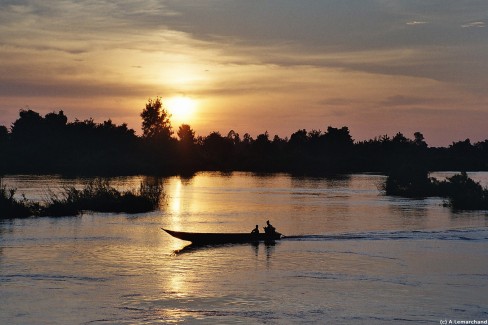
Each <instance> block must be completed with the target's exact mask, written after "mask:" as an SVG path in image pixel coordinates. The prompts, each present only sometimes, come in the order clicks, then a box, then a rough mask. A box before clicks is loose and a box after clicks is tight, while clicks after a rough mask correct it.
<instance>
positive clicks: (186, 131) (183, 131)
mask: <svg viewBox="0 0 488 325" xmlns="http://www.w3.org/2000/svg"><path fill="white" fill-rule="evenodd" d="M176 134H177V135H178V137H179V138H180V143H181V144H183V145H188V144H191V145H192V144H195V142H196V141H197V140H196V138H195V131H193V130H192V128H191V127H190V126H189V125H188V124H182V125H181V126H180V127H179V128H178V132H177V133H176Z"/></svg>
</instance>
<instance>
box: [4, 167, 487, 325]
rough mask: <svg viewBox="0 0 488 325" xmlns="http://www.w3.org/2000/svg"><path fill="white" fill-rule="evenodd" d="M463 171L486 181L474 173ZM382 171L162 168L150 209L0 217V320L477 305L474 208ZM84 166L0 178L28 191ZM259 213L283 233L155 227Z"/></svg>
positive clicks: (345, 315)
mask: <svg viewBox="0 0 488 325" xmlns="http://www.w3.org/2000/svg"><path fill="white" fill-rule="evenodd" d="M446 175H449V174H446V173H434V174H433V175H432V176H436V177H439V178H442V177H445V176H446ZM470 176H471V177H473V178H475V179H476V180H478V181H480V182H481V183H482V184H483V185H485V186H486V185H487V184H488V173H471V174H470ZM145 180H147V179H146V177H143V176H134V177H118V178H113V179H111V183H112V185H114V186H116V187H118V188H121V189H124V188H135V187H138V186H139V184H140V183H141V182H142V181H145ZM384 180H385V179H384V176H380V175H369V174H356V175H347V176H341V177H337V178H315V177H292V176H290V175H286V174H277V175H255V174H250V173H229V174H225V173H198V174H196V175H195V176H193V177H191V178H180V177H178V176H175V177H168V178H164V179H161V180H160V181H161V182H162V183H163V187H164V192H165V196H164V198H163V199H162V207H161V210H159V211H155V212H151V213H144V214H135V215H128V214H106V213H105V214H102V213H85V214H84V215H82V216H80V217H61V218H28V219H15V220H6V221H0V293H1V294H0V324H153V323H163V324H164V323H196V324H233V323H244V324H307V323H309V324H317V323H322V324H325V323H327V324H391V323H398V324H403V323H415V324H422V323H424V324H439V323H440V322H441V321H446V320H447V321H449V320H452V321H455V320H457V321H459V320H479V321H484V320H486V319H488V300H487V299H486V292H488V274H487V270H488V259H487V258H486V253H487V251H488V227H487V225H488V212H487V211H476V212H453V211H451V209H450V208H448V207H444V206H443V200H442V199H440V198H428V199H421V200H411V199H404V198H397V197H388V196H385V195H383V194H382V193H381V191H380V190H379V187H380V186H381V184H382V182H384ZM87 181H89V180H88V179H84V178H78V179H66V178H62V177H60V176H23V175H14V176H5V177H4V178H3V184H4V185H6V186H8V187H15V188H17V189H18V192H17V193H18V195H20V194H21V193H23V194H24V195H25V196H26V197H27V198H29V199H32V200H42V199H44V198H45V197H47V195H48V192H49V191H51V192H56V191H59V190H60V189H61V188H62V187H63V186H71V185H74V186H77V187H81V186H83V184H85V183H86V182H87ZM153 181H154V180H153ZM266 220H270V221H271V223H272V224H273V225H274V226H275V227H276V228H277V230H278V231H280V232H281V233H283V234H285V235H287V236H288V238H284V239H283V240H281V241H277V242H276V243H275V244H274V245H265V244H264V243H262V244H259V245H252V244H239V245H224V246H214V247H205V248H200V249H184V247H185V246H186V245H187V244H188V243H186V242H183V241H180V240H178V239H175V238H172V237H170V236H169V235H167V234H166V233H164V232H163V231H162V230H161V229H160V228H161V227H165V228H169V229H174V230H183V231H201V232H209V231H212V232H240V231H251V230H252V229H253V228H254V226H255V225H256V224H259V225H260V227H262V226H264V224H265V222H266Z"/></svg>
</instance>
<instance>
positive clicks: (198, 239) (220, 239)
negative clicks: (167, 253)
mask: <svg viewBox="0 0 488 325" xmlns="http://www.w3.org/2000/svg"><path fill="white" fill-rule="evenodd" d="M161 229H163V230H164V231H166V232H167V233H168V234H170V235H171V236H173V237H175V238H178V239H181V240H186V241H189V242H192V244H195V245H210V244H227V243H252V242H260V241H275V240H279V239H281V237H282V235H281V234H280V233H278V232H276V233H274V234H251V233H202V232H200V233H198V232H183V231H173V230H168V229H164V228H161Z"/></svg>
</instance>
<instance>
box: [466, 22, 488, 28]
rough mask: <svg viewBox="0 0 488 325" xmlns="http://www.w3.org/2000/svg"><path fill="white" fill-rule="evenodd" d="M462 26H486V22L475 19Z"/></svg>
mask: <svg viewBox="0 0 488 325" xmlns="http://www.w3.org/2000/svg"><path fill="white" fill-rule="evenodd" d="M461 27H462V28H484V27H486V23H485V22H484V21H474V22H471V23H467V24H463V25H461Z"/></svg>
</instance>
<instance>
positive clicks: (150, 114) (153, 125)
mask: <svg viewBox="0 0 488 325" xmlns="http://www.w3.org/2000/svg"><path fill="white" fill-rule="evenodd" d="M141 117H142V132H143V137H144V138H147V139H158V140H169V139H170V138H171V135H172V134H173V131H172V129H171V121H170V118H171V114H169V113H168V111H167V110H166V109H165V108H164V107H163V103H162V102H161V98H159V97H156V99H155V100H153V99H151V98H149V100H148V102H147V104H146V107H145V108H144V109H143V111H142V113H141Z"/></svg>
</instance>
